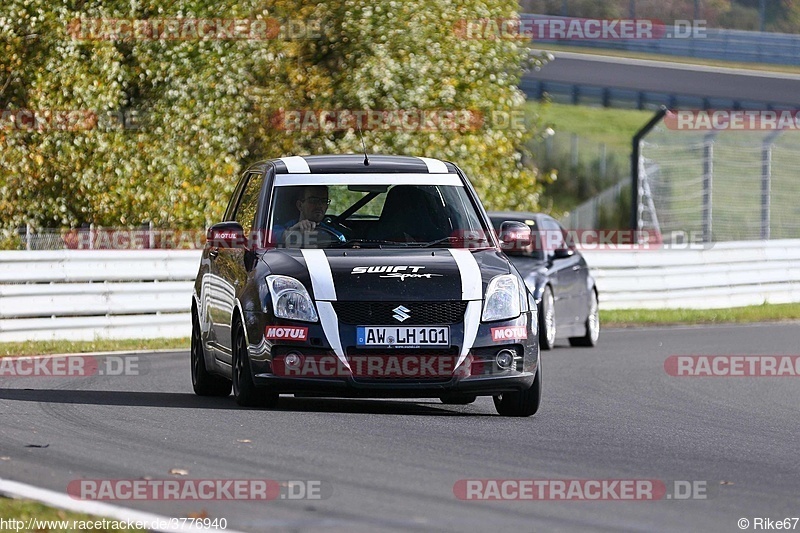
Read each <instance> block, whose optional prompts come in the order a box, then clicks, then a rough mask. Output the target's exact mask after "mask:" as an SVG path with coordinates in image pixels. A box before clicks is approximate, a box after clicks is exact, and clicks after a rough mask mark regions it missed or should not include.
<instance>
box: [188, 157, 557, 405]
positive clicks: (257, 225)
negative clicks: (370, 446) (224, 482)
mask: <svg viewBox="0 0 800 533" xmlns="http://www.w3.org/2000/svg"><path fill="white" fill-rule="evenodd" d="M530 238H531V235H530V229H529V228H528V227H527V226H525V225H524V224H520V223H518V222H508V223H506V224H503V225H502V227H501V228H500V234H499V236H498V235H496V234H495V233H494V232H493V231H492V226H491V223H490V221H489V219H488V217H487V215H486V212H485V211H484V209H483V207H482V206H481V204H480V201H479V200H478V197H477V195H476V194H475V190H474V189H473V187H472V186H471V185H470V183H469V181H468V180H467V178H466V176H465V175H464V173H463V172H462V171H461V170H460V169H459V168H458V167H457V166H456V165H454V164H452V163H448V162H444V161H439V160H436V159H429V158H423V157H405V156H403V157H400V156H380V155H370V156H368V157H367V156H365V155H330V156H308V157H299V156H293V157H284V158H280V159H273V160H269V161H264V162H260V163H257V164H255V165H253V166H251V167H250V168H249V169H248V170H247V171H246V172H245V173H244V174H243V176H242V178H241V180H240V181H239V183H238V185H237V186H236V189H235V191H234V193H233V196H232V198H231V201H230V203H229V205H228V208H227V210H226V212H225V217H224V221H223V222H220V223H218V224H215V225H214V226H212V227H211V228H210V229H209V230H208V234H207V242H206V246H205V249H204V250H203V256H202V260H201V263H200V270H199V272H198V274H197V279H196V281H195V286H194V291H193V300H192V349H191V357H192V384H193V385H194V391H195V392H196V393H197V394H199V395H203V396H227V395H228V394H230V391H231V386H232V387H233V394H234V396H235V398H236V401H237V403H239V404H240V405H244V406H263V407H269V406H273V405H275V403H276V402H277V401H278V398H279V396H280V394H295V395H314V396H326V397H362V398H364V397H383V398H390V397H406V398H428V397H434V398H440V399H441V400H442V401H443V402H444V403H451V404H467V403H470V402H472V401H474V400H475V398H476V397H477V396H492V397H494V403H495V406H496V408H497V411H498V412H499V413H500V414H501V415H507V416H530V415H533V414H535V413H536V411H537V410H538V409H539V404H540V401H541V389H542V376H541V366H540V360H539V344H538V330H537V324H538V321H537V315H536V305H535V302H534V300H533V296H532V295H531V294H530V292H529V290H528V289H527V288H526V286H525V283H524V281H523V280H522V278H521V277H520V275H519V273H518V272H517V270H516V269H515V268H514V266H513V265H512V264H511V263H510V262H509V260H508V258H507V257H506V255H505V254H504V253H503V251H502V250H503V246H504V244H505V243H508V242H511V241H514V242H516V243H522V244H525V242H527V241H528V240H529V239H530Z"/></svg>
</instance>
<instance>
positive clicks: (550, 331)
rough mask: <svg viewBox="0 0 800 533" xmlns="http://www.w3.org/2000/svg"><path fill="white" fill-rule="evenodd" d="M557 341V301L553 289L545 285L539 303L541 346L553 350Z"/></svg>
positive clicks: (543, 348)
mask: <svg viewBox="0 0 800 533" xmlns="http://www.w3.org/2000/svg"><path fill="white" fill-rule="evenodd" d="M555 343H556V302H555V298H553V289H551V288H550V285H547V286H545V288H544V292H542V301H541V302H540V303H539V346H541V348H542V350H551V349H552V348H553V346H554V345H555Z"/></svg>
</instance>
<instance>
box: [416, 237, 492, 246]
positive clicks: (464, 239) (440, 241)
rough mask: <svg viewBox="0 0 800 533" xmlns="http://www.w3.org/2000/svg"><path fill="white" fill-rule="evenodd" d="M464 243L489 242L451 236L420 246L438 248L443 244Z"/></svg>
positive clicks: (422, 243) (423, 243)
mask: <svg viewBox="0 0 800 533" xmlns="http://www.w3.org/2000/svg"><path fill="white" fill-rule="evenodd" d="M462 241H465V242H466V241H469V243H470V245H475V244H477V243H483V242H486V243H488V242H489V241H488V240H487V239H476V240H475V241H471V240H470V239H469V238H468V237H453V236H450V237H444V238H442V239H436V240H435V241H431V242H421V243H418V244H419V245H420V247H421V248H430V247H432V246H436V245H437V244H442V243H445V242H462Z"/></svg>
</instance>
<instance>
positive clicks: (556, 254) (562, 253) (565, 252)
mask: <svg viewBox="0 0 800 533" xmlns="http://www.w3.org/2000/svg"><path fill="white" fill-rule="evenodd" d="M573 255H575V250H571V249H569V248H556V249H555V250H553V258H554V259H566V258H567V257H572V256H573Z"/></svg>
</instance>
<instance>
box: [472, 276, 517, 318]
mask: <svg viewBox="0 0 800 533" xmlns="http://www.w3.org/2000/svg"><path fill="white" fill-rule="evenodd" d="M521 294H522V292H521V289H520V286H519V280H517V277H516V276H514V275H513V274H503V275H500V276H495V277H493V278H492V281H490V282H489V286H488V287H486V299H485V301H484V304H483V316H482V317H481V320H482V321H483V322H492V321H495V320H511V319H512V318H517V317H518V316H519V315H520V313H521V312H522V305H521V304H520V300H521V299H522V297H521V296H520V295H521Z"/></svg>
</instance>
